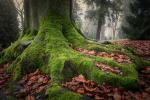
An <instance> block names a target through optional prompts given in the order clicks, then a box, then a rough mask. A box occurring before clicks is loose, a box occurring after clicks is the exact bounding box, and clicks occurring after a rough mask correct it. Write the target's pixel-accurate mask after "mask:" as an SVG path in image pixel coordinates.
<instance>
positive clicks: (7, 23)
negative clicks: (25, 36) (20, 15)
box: [0, 0, 18, 47]
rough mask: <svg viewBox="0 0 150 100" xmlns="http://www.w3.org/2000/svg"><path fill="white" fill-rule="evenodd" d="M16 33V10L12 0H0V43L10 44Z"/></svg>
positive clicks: (3, 44) (4, 45)
mask: <svg viewBox="0 0 150 100" xmlns="http://www.w3.org/2000/svg"><path fill="white" fill-rule="evenodd" d="M17 35H18V21H17V11H16V9H15V6H14V3H13V1H12V0H0V44H1V45H2V47H6V46H8V45H10V43H11V42H13V41H14V40H16V38H17Z"/></svg>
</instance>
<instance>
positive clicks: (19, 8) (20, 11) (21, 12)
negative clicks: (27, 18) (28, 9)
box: [13, 0, 24, 31]
mask: <svg viewBox="0 0 150 100" xmlns="http://www.w3.org/2000/svg"><path fill="white" fill-rule="evenodd" d="M13 1H14V3H15V8H16V10H17V13H18V20H19V24H20V25H19V26H20V30H21V31H22V30H23V26H24V7H23V6H24V0H13Z"/></svg>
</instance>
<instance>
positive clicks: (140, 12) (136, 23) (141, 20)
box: [122, 0, 150, 39]
mask: <svg viewBox="0 0 150 100" xmlns="http://www.w3.org/2000/svg"><path fill="white" fill-rule="evenodd" d="M149 5H150V1H149V0H135V1H134V2H131V3H130V4H129V11H130V13H129V14H126V17H125V18H126V22H125V23H123V26H122V29H123V33H124V34H125V35H126V37H127V38H130V39H150V36H149V32H150V19H149V18H150V13H149V12H150V6H149Z"/></svg>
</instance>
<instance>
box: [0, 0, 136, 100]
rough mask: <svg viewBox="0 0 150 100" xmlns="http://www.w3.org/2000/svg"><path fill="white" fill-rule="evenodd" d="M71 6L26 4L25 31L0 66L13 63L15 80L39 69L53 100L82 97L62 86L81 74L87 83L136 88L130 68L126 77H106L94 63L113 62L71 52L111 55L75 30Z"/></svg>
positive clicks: (66, 2)
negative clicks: (47, 84)
mask: <svg viewBox="0 0 150 100" xmlns="http://www.w3.org/2000/svg"><path fill="white" fill-rule="evenodd" d="M70 4H71V0H44V1H43V0H25V25H24V27H25V28H24V29H25V30H24V32H23V33H22V34H21V35H20V37H19V39H18V40H17V41H16V42H15V43H13V44H12V45H11V46H10V47H9V48H7V49H6V50H4V52H3V54H1V55H0V57H1V56H2V57H1V59H0V63H4V62H7V61H10V60H11V61H13V64H12V65H11V66H10V67H9V69H8V71H9V72H11V73H13V79H14V80H17V79H19V78H20V77H22V75H24V74H27V73H30V72H32V71H34V70H36V69H37V68H39V69H41V70H42V71H43V72H44V73H46V74H47V75H49V77H50V78H51V81H50V83H49V87H48V89H47V90H48V95H49V99H52V100H74V99H75V100H79V99H80V98H81V97H82V96H81V95H78V94H75V93H72V92H70V91H67V90H65V91H64V92H63V91H62V90H64V89H63V87H62V86H61V83H62V82H63V81H64V80H68V79H69V80H70V78H71V77H73V75H74V74H73V73H75V74H83V75H84V76H86V77H87V79H90V80H93V81H96V82H97V83H99V84H100V83H103V82H109V83H115V82H116V80H117V82H116V83H117V85H121V86H128V85H129V84H135V82H136V78H135V77H136V75H135V74H133V75H131V73H135V71H134V68H133V66H130V69H132V71H128V70H127V71H126V76H123V77H122V76H119V75H118V76H117V75H116V76H114V75H110V77H109V76H108V75H107V74H104V73H103V72H101V71H98V70H97V68H96V66H95V60H96V59H97V61H102V62H104V61H106V62H112V61H110V60H107V59H99V58H96V59H95V58H94V59H93V58H92V57H88V56H85V55H83V54H80V53H78V52H76V51H74V50H73V49H74V48H79V47H82V48H86V49H96V50H99V51H104V50H106V51H110V50H108V49H107V48H106V47H103V45H102V46H100V45H98V44H95V43H94V42H91V41H89V40H86V39H85V38H84V37H83V36H82V35H81V34H80V33H79V32H78V31H77V30H76V28H75V27H74V25H72V22H71V18H70V14H71V11H70V9H71V8H70V7H71V6H70ZM114 64H115V63H114ZM116 66H117V65H116ZM118 66H120V65H118ZM121 67H122V66H121ZM125 68H126V66H125ZM66 73H68V74H67V75H66ZM129 75H131V77H130V76H129ZM104 78H106V79H107V80H105V79H104ZM123 78H126V79H125V80H124V79H123Z"/></svg>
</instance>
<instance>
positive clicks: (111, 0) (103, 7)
mask: <svg viewBox="0 0 150 100" xmlns="http://www.w3.org/2000/svg"><path fill="white" fill-rule="evenodd" d="M85 2H86V3H87V4H90V5H91V4H93V6H95V5H96V6H97V9H96V10H91V11H89V14H88V16H89V17H90V18H91V17H97V20H98V23H97V24H98V25H97V32H96V40H97V41H98V40H100V38H101V36H102V34H101V28H102V25H104V24H105V17H106V16H107V17H109V19H110V21H111V22H113V23H114V25H112V26H113V38H114V37H115V31H116V27H117V21H118V17H119V15H120V13H121V11H122V4H123V1H121V0H85ZM110 10H111V11H112V12H113V13H111V12H110ZM93 15H95V16H93ZM96 15H98V16H96Z"/></svg>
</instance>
